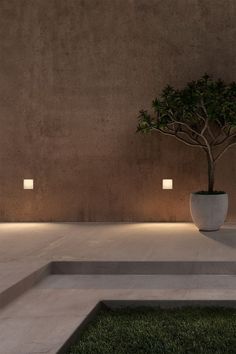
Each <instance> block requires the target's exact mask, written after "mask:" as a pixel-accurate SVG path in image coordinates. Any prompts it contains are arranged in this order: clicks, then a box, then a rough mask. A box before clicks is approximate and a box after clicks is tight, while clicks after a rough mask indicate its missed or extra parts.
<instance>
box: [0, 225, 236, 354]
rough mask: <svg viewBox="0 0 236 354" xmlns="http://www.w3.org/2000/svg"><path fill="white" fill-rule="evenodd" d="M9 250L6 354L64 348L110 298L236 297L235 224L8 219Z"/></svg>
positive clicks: (205, 301)
mask: <svg viewBox="0 0 236 354" xmlns="http://www.w3.org/2000/svg"><path fill="white" fill-rule="evenodd" d="M0 256H1V263H0V307H1V309H0V343H1V346H0V354H26V353H27V354H36V353H37V354H39V353H42V352H43V353H44V352H45V353H49V354H56V353H64V352H65V350H66V348H67V347H68V345H69V344H70V343H71V342H72V341H73V340H74V338H75V335H76V334H78V331H80V329H81V328H82V327H83V326H84V324H86V323H87V321H88V320H89V319H90V318H91V316H92V315H93V314H94V313H95V312H96V310H97V309H98V307H99V306H101V304H103V303H105V304H106V305H108V306H127V305H128V306H136V305H140V304H142V305H152V306H186V305H189V304H192V305H198V306H199V305H214V306H235V303H236V226H235V225H233V224H230V225H226V226H224V228H222V230H221V231H219V232H213V233H206V234H203V233H200V232H199V231H198V230H197V229H196V228H195V227H194V225H192V224H119V223H118V224H103V223H102V224H100V223H96V224H94V223H92V224H90V223H88V224H1V225H0Z"/></svg>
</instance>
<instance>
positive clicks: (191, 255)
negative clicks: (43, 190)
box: [0, 223, 236, 263]
mask: <svg viewBox="0 0 236 354" xmlns="http://www.w3.org/2000/svg"><path fill="white" fill-rule="evenodd" d="M59 259H61V260H118V261H119V260H129V261H132V260H139V261H142V260H150V261H152V260H159V261H160V260H165V261H168V260H180V261H183V260H190V261H193V260H197V261H200V260H208V261H210V260H217V261H219V260H235V259H236V224H227V225H225V226H224V227H223V228H222V229H221V231H218V232H208V233H206V232H205V233H203V232H199V231H198V230H197V229H196V228H195V226H194V225H193V224H190V223H3V224H0V262H1V263H9V262H20V263H25V262H27V263H28V262H35V261H51V260H59Z"/></svg>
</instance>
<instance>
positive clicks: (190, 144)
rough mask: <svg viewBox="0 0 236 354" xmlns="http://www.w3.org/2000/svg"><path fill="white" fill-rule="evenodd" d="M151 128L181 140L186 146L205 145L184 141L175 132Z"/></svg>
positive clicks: (202, 147) (199, 146)
mask: <svg viewBox="0 0 236 354" xmlns="http://www.w3.org/2000/svg"><path fill="white" fill-rule="evenodd" d="M153 130H157V131H159V132H160V133H162V134H164V135H169V136H174V137H175V138H176V139H177V140H179V141H182V142H183V143H184V144H186V145H188V146H192V147H198V148H201V149H204V148H205V146H204V145H200V144H193V143H191V142H188V141H186V140H185V139H183V138H181V137H180V136H178V135H177V133H169V132H166V131H165V130H162V129H160V128H153Z"/></svg>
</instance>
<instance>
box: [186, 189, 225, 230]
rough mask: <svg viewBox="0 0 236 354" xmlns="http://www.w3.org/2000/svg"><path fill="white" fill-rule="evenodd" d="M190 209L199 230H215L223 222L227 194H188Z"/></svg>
mask: <svg viewBox="0 0 236 354" xmlns="http://www.w3.org/2000/svg"><path fill="white" fill-rule="evenodd" d="M190 211H191V215H192V219H193V222H194V224H195V225H196V226H197V227H198V229H199V230H201V231H216V230H219V228H220V227H221V226H222V225H223V224H224V221H225V219H226V215H227V211H228V194H227V193H225V194H197V193H191V194H190Z"/></svg>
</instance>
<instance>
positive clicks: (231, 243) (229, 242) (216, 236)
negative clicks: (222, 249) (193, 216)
mask: <svg viewBox="0 0 236 354" xmlns="http://www.w3.org/2000/svg"><path fill="white" fill-rule="evenodd" d="M200 233H201V234H202V235H203V236H205V237H207V238H209V239H211V240H214V241H216V242H219V243H222V244H224V245H226V246H228V247H231V248H236V230H235V229H233V228H231V227H227V226H224V227H223V228H222V229H220V230H219V231H208V232H207V231H200Z"/></svg>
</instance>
